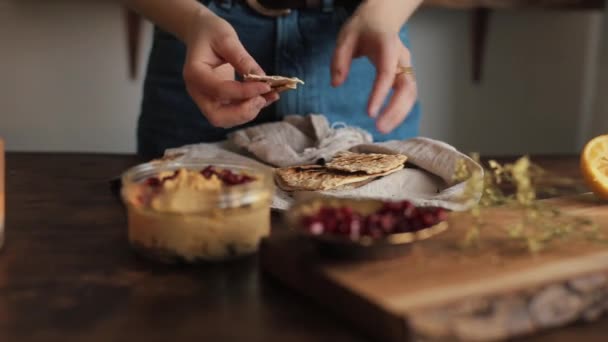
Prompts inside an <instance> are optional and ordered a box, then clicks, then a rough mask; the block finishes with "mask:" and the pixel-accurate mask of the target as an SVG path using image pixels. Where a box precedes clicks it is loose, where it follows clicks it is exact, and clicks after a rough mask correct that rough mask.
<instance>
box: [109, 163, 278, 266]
mask: <svg viewBox="0 0 608 342" xmlns="http://www.w3.org/2000/svg"><path fill="white" fill-rule="evenodd" d="M273 192H274V183H273V181H272V175H271V173H270V172H268V171H266V170H262V169H259V168H256V167H251V166H248V165H227V164H221V163H214V162H213V161H203V160H197V161H188V162H177V161H154V162H150V163H146V164H141V165H138V166H135V167H134V168H132V169H129V170H128V171H126V172H125V173H124V174H123V176H122V191H121V195H122V199H123V202H124V204H125V205H126V207H127V218H128V233H129V234H128V235H129V242H130V244H131V245H132V246H133V247H134V248H135V249H136V250H137V251H139V252H141V253H142V254H144V255H146V256H148V257H152V258H154V259H156V260H159V261H162V262H177V261H183V262H187V263H192V262H196V261H220V260H227V259H234V258H237V257H242V256H246V255H251V254H254V253H255V252H257V250H258V246H259V243H260V241H261V239H262V238H264V237H266V236H268V235H269V234H270V204H271V201H272V195H273Z"/></svg>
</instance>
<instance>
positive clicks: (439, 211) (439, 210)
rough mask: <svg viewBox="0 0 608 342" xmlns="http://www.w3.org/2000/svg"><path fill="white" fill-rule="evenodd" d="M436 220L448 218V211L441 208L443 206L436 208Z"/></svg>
mask: <svg viewBox="0 0 608 342" xmlns="http://www.w3.org/2000/svg"><path fill="white" fill-rule="evenodd" d="M436 215H437V221H439V222H441V221H445V220H447V219H448V212H447V210H445V209H443V208H437V213H436Z"/></svg>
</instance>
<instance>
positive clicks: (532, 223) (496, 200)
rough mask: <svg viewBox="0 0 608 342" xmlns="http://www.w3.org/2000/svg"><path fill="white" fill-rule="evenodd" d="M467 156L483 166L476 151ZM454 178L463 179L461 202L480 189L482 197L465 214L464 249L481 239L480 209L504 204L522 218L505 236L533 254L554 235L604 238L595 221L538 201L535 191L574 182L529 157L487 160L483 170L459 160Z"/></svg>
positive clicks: (549, 190)
mask: <svg viewBox="0 0 608 342" xmlns="http://www.w3.org/2000/svg"><path fill="white" fill-rule="evenodd" d="M471 158H472V159H473V160H475V161H476V162H478V163H479V164H481V165H482V163H481V162H480V158H479V155H478V154H472V155H471ZM454 174H455V176H454V178H455V180H456V181H459V182H463V181H466V185H465V187H466V190H465V191H464V197H465V200H470V199H471V198H474V196H475V194H478V193H479V192H481V194H482V195H481V198H480V200H479V201H478V202H476V203H471V209H470V210H469V211H468V214H469V215H470V216H471V218H472V223H471V226H470V227H469V229H468V230H467V233H466V234H465V238H464V241H463V245H464V246H465V247H470V246H478V245H479V244H480V243H481V242H482V235H483V227H484V226H486V225H487V223H486V221H485V220H484V215H483V214H484V209H485V208H489V207H495V206H501V205H502V206H508V207H509V208H512V209H515V210H516V211H517V212H519V213H520V214H521V215H520V218H519V219H518V220H517V221H516V222H515V223H513V224H512V225H510V226H509V227H508V228H507V229H506V231H505V234H507V236H508V237H509V238H511V239H514V240H517V241H521V242H522V243H523V244H525V246H526V247H527V249H528V250H529V251H530V252H533V253H536V252H539V251H540V250H542V249H543V248H545V247H547V246H548V244H549V243H550V242H551V241H553V240H555V239H558V238H563V237H567V236H571V235H573V234H582V235H583V236H584V237H585V238H587V239H590V240H593V241H598V242H605V241H606V239H604V237H603V236H601V234H600V233H599V231H598V229H597V225H595V224H594V223H593V222H592V221H591V220H589V219H587V218H583V217H579V216H573V215H567V214H564V213H562V212H561V211H560V210H559V209H558V208H557V207H554V206H551V205H549V204H547V203H544V202H543V201H539V200H537V194H539V193H542V194H546V195H551V194H556V193H558V192H559V190H558V189H557V187H559V186H575V185H576V184H577V183H576V181H574V180H573V179H569V178H566V177H559V176H557V175H555V174H552V173H549V172H548V171H546V170H544V169H543V168H541V167H540V166H539V165H536V164H534V163H532V162H531V161H530V159H529V158H528V157H527V156H523V157H521V158H519V159H517V160H516V161H515V162H513V163H505V164H502V165H501V164H500V163H498V162H497V161H495V160H490V161H488V166H487V167H484V172H483V174H482V173H480V172H472V171H471V170H470V169H469V168H468V167H467V163H466V162H465V161H464V160H460V161H458V163H457V165H456V169H455V173H454Z"/></svg>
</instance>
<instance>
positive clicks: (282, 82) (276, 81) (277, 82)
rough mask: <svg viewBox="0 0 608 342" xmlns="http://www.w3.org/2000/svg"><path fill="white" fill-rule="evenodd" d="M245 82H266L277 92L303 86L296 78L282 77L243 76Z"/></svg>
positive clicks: (302, 82)
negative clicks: (299, 85)
mask: <svg viewBox="0 0 608 342" xmlns="http://www.w3.org/2000/svg"><path fill="white" fill-rule="evenodd" d="M243 80H244V81H245V82H266V83H268V84H270V87H271V88H272V89H274V90H276V91H278V92H282V91H285V90H290V89H297V88H298V84H304V81H302V80H301V79H299V78H297V77H284V76H260V75H254V74H246V75H243Z"/></svg>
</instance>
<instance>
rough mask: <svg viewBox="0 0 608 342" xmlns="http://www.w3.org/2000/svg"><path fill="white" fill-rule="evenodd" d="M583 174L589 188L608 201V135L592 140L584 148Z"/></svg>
mask: <svg viewBox="0 0 608 342" xmlns="http://www.w3.org/2000/svg"><path fill="white" fill-rule="evenodd" d="M580 166H581V172H582V175H583V179H584V180H585V183H586V184H587V186H588V187H589V188H590V189H591V191H593V193H594V194H596V195H597V196H598V197H600V198H603V199H608V135H600V136H598V137H595V138H593V139H591V140H590V141H589V142H588V143H587V144H586V145H585V147H584V148H583V152H582V154H581V160H580Z"/></svg>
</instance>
